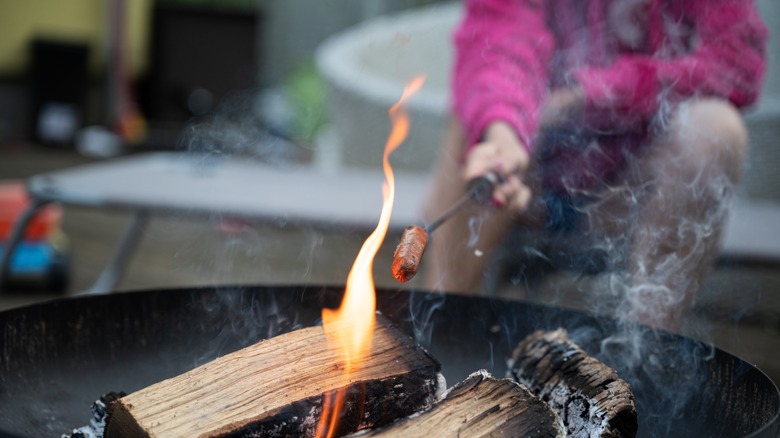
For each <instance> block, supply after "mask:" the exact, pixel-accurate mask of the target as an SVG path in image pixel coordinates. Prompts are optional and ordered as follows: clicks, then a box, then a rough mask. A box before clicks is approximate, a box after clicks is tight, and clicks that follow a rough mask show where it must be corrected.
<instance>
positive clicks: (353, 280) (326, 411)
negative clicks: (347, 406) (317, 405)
mask: <svg viewBox="0 0 780 438" xmlns="http://www.w3.org/2000/svg"><path fill="white" fill-rule="evenodd" d="M424 81H425V78H424V77H422V76H419V77H416V78H414V79H412V81H410V82H409V83H408V84H407V85H406V87H404V91H403V94H402V95H401V98H400V99H399V100H398V102H397V103H396V104H395V105H393V106H392V107H391V108H390V111H389V113H390V120H391V121H392V129H391V131H390V135H389V137H388V138H387V142H386V143H385V151H384V155H383V156H382V167H383V169H384V173H385V182H384V184H382V198H383V199H384V202H383V204H382V213H381V215H380V216H379V223H378V224H377V226H376V229H374V231H373V232H372V233H371V235H369V236H368V238H367V239H366V241H365V242H364V243H363V246H362V247H361V248H360V252H358V255H357V257H356V258H355V262H354V263H353V265H352V269H351V270H350V271H349V276H348V277H347V287H346V290H345V291H344V298H343V300H342V302H341V306H340V307H339V308H338V309H337V310H332V309H323V310H322V323H323V328H324V330H325V334H326V336H327V339H328V344H329V345H331V346H332V347H333V348H334V350H336V351H338V354H340V355H341V360H343V361H344V373H343V376H342V385H341V389H339V390H338V391H336V394H335V398H334V399H333V400H331V398H332V397H331V396H330V393H326V396H325V400H323V407H322V415H321V417H320V422H319V424H318V426H317V433H316V436H318V437H327V438H330V437H332V436H333V434H334V433H335V431H336V425H337V423H338V418H339V416H340V414H341V410H342V407H343V404H344V398H345V396H346V387H347V383H348V382H349V378H350V375H351V374H352V373H353V372H355V371H356V370H357V369H358V366H359V365H358V364H359V361H360V359H361V358H363V357H365V356H367V355H368V353H369V352H370V351H371V337H372V334H373V333H374V316H375V313H376V289H375V288H374V277H373V275H372V267H373V264H374V257H375V256H376V253H377V252H378V251H379V247H380V246H381V245H382V241H383V240H384V238H385V235H386V234H387V229H388V227H389V226H390V215H391V213H392V210H393V203H394V201H395V175H394V174H393V168H392V167H391V166H390V154H392V153H393V151H395V150H396V149H397V148H398V146H400V145H401V143H403V141H404V140H405V139H406V136H407V135H408V133H409V117H408V115H407V114H406V112H405V111H404V110H403V107H402V105H403V103H404V102H406V100H407V99H408V98H409V97H411V96H412V94H414V93H415V92H416V91H417V90H419V89H420V87H422V84H423V82H424Z"/></svg>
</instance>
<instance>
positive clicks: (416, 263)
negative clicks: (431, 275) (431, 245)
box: [392, 225, 428, 283]
mask: <svg viewBox="0 0 780 438" xmlns="http://www.w3.org/2000/svg"><path fill="white" fill-rule="evenodd" d="M427 243H428V232H426V231H425V230H424V229H423V228H422V227H418V226H417V225H410V226H408V227H407V228H406V229H405V230H404V232H403V234H401V241H400V242H399V243H398V246H397V247H396V248H395V252H394V253H393V268H392V271H393V277H395V279H396V280H398V281H400V282H401V283H405V282H407V281H409V280H411V279H412V277H414V276H415V274H417V269H418V268H419V267H420V260H422V256H423V253H424V252H425V245H426V244H427Z"/></svg>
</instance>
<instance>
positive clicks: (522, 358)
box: [509, 329, 637, 437]
mask: <svg viewBox="0 0 780 438" xmlns="http://www.w3.org/2000/svg"><path fill="white" fill-rule="evenodd" d="M509 369H510V371H509V374H510V376H511V377H512V378H514V379H515V380H516V381H517V382H519V383H521V384H523V385H526V386H527V387H528V388H529V389H530V390H531V392H533V393H534V394H536V395H538V396H539V397H540V398H541V399H542V400H544V401H546V402H547V403H548V404H549V405H550V406H551V407H552V408H553V409H555V410H556V411H558V414H559V415H560V416H561V419H562V420H563V423H564V425H565V426H566V430H567V433H568V434H569V435H570V436H589V437H634V436H636V432H637V413H636V407H635V404H634V395H633V393H632V391H631V387H630V386H629V384H628V383H627V382H626V381H624V380H622V379H620V378H619V377H618V375H617V373H616V372H615V370H614V369H612V368H610V367H608V366H606V365H604V364H603V363H601V362H599V361H598V360H596V359H594V358H593V357H591V356H589V355H588V354H587V353H585V351H583V350H582V349H581V348H580V347H579V346H578V345H577V344H575V343H574V342H573V341H572V340H571V339H569V338H568V336H567V334H566V331H565V330H563V329H558V330H556V331H553V332H544V331H537V332H534V333H532V334H531V335H529V336H528V337H527V338H525V339H524V340H523V341H522V342H520V344H519V345H518V346H517V348H516V349H515V351H514V352H513V353H512V357H511V359H510V361H509Z"/></svg>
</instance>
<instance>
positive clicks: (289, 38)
mask: <svg viewBox="0 0 780 438" xmlns="http://www.w3.org/2000/svg"><path fill="white" fill-rule="evenodd" d="M757 4H758V6H759V8H760V10H761V12H762V15H763V16H764V18H765V21H766V23H767V25H768V27H769V29H770V31H771V32H772V37H771V41H770V46H769V53H768V68H769V70H768V74H767V76H766V82H765V88H764V94H763V97H762V99H761V101H760V102H759V104H758V105H757V106H756V107H755V108H751V109H750V110H749V111H747V112H746V114H745V117H746V120H747V122H748V127H749V130H750V135H751V155H750V158H749V160H748V163H747V169H746V172H745V178H744V181H743V183H742V185H741V186H740V187H739V199H738V204H739V208H738V209H737V211H738V213H739V216H738V219H739V220H736V221H735V222H734V223H733V229H732V231H731V232H730V233H729V234H728V236H727V238H726V240H727V241H726V242H725V243H724V250H723V254H722V257H721V258H720V259H719V262H718V266H717V267H716V269H715V270H714V271H713V273H712V274H711V276H710V278H709V279H708V282H707V285H706V286H705V292H704V293H703V296H702V297H701V298H700V300H699V302H698V303H697V307H696V309H695V317H694V319H693V321H692V322H691V324H690V327H689V328H688V330H690V332H689V333H688V334H689V335H692V336H696V337H698V338H701V339H704V340H708V341H712V342H714V343H715V345H717V346H718V347H720V348H723V349H725V350H727V351H730V352H732V353H735V354H737V355H739V356H741V357H743V358H746V359H747V360H749V361H751V362H754V363H757V364H758V365H759V367H760V368H761V369H763V370H764V371H765V372H767V373H768V374H770V376H772V377H773V378H774V380H775V381H776V382H777V381H780V348H778V347H780V342H779V341H778V339H780V269H778V268H779V267H780V249H779V248H778V245H777V241H778V238H779V237H780V177H778V172H777V169H778V167H779V166H780V148H777V147H776V142H777V139H778V138H780V43H779V42H778V38H777V36H776V32H778V31H780V4H778V3H777V2H775V1H773V0H758V1H757ZM459 7H460V4H459V3H457V2H456V3H453V2H441V1H433V0H324V1H314V2H313V1H308V0H255V1H249V0H222V1H216V0H213V1H210V0H70V1H68V2H61V1H58V0H35V1H6V2H3V6H2V14H0V184H1V185H0V214H2V216H0V239H1V240H2V242H3V243H6V242H8V240H9V239H10V236H11V235H12V232H13V227H14V224H16V223H18V221H19V219H20V217H21V215H22V213H23V212H24V211H25V209H28V208H29V207H30V206H31V205H34V204H35V202H36V199H35V195H38V196H39V199H38V201H41V200H43V201H45V202H44V203H45V204H46V205H45V206H43V208H42V209H41V210H40V211H39V213H38V215H37V216H36V217H34V218H32V219H31V222H30V225H29V227H28V228H27V230H26V231H25V232H24V233H23V234H22V236H21V237H20V242H19V245H18V248H17V250H16V253H18V255H17V254H16V253H15V254H14V255H13V256H11V257H10V260H8V261H7V265H8V270H9V272H8V274H7V275H6V278H5V279H4V282H3V289H2V292H0V310H3V309H9V308H12V307H17V306H23V305H28V304H32V303H35V302H38V301H42V300H49V299H56V298H60V297H62V296H70V295H76V294H79V293H82V292H84V291H88V290H92V291H93V292H95V291H99V292H106V290H105V287H104V288H103V290H98V289H100V288H97V289H96V288H95V282H96V280H97V279H98V278H99V277H100V276H101V272H104V270H105V268H106V266H107V265H108V264H109V262H110V261H111V260H117V259H118V263H117V265H116V266H119V267H120V268H121V269H119V271H118V272H114V273H113V274H114V275H113V279H112V280H113V281H109V282H108V283H105V282H104V283H103V285H104V286H105V285H106V284H108V285H109V286H110V287H109V289H110V291H129V290H138V289H150V288H155V289H156V288H168V287H189V286H201V285H225V284H309V283H312V284H343V283H344V281H345V279H346V276H347V273H348V271H349V268H350V266H351V264H352V261H353V260H354V257H355V255H356V254H357V252H358V250H359V248H360V245H361V244H362V242H363V240H364V239H365V237H366V236H367V234H368V233H369V232H370V231H371V229H373V226H374V225H375V220H374V219H371V218H373V217H374V216H372V215H375V216H376V217H378V213H379V211H378V210H373V205H372V206H371V208H372V210H370V211H367V212H366V216H367V217H368V218H369V219H367V220H356V221H354V222H350V223H348V224H333V223H328V219H327V218H328V217H329V209H331V208H333V205H334V204H331V203H329V202H327V200H324V201H322V202H310V203H308V205H305V206H298V205H295V200H296V199H297V198H298V197H300V192H297V190H301V189H300V186H303V187H305V186H306V185H307V184H308V185H309V186H314V185H321V184H325V185H327V186H328V187H331V186H332V187H333V191H334V196H335V195H338V191H340V190H343V191H349V190H350V189H351V188H354V185H353V184H354V181H355V180H354V179H351V176H350V178H346V176H345V175H353V173H354V172H356V173H354V175H362V174H363V173H360V172H366V173H367V174H369V175H370V176H369V177H368V178H369V179H368V180H367V181H372V182H371V184H373V181H374V180H373V179H371V178H372V175H374V174H376V173H378V172H380V168H379V165H380V160H381V148H382V146H383V145H384V141H385V138H386V137H387V133H388V129H389V122H388V120H387V109H388V108H389V107H390V106H391V105H392V104H393V102H395V101H396V100H397V99H398V97H399V96H400V92H401V90H402V88H403V85H404V83H406V82H407V81H408V80H409V79H411V78H412V77H413V76H414V75H416V74H424V75H426V84H425V86H424V87H423V89H422V91H421V92H420V93H419V94H418V95H416V96H415V97H414V98H413V99H412V100H411V101H410V102H409V105H408V106H409V111H410V113H411V120H412V129H411V132H410V136H409V139H408V141H407V143H406V144H405V145H404V146H403V147H402V148H401V149H400V150H399V151H398V153H397V155H395V156H394V157H393V163H394V165H396V166H397V167H398V169H399V171H401V172H407V173H408V175H410V176H409V178H408V179H407V181H412V182H414V183H415V184H416V185H414V184H412V185H411V189H410V201H409V202H407V203H406V204H404V205H405V206H406V207H405V206H404V205H402V206H401V207H399V208H401V209H403V208H406V209H407V211H400V212H399V213H398V214H399V216H400V217H401V218H414V217H415V214H416V212H415V209H416V205H415V204H414V202H413V201H415V200H417V199H418V198H419V196H420V195H421V193H422V191H423V190H424V182H425V175H426V171H427V169H429V168H430V165H431V163H432V162H433V159H434V157H435V154H436V150H437V148H438V146H439V142H440V140H439V139H440V137H441V133H442V129H443V126H444V124H445V121H446V108H447V92H446V90H447V81H448V69H449V65H450V62H451V48H450V33H449V32H450V30H451V29H452V27H453V26H454V24H455V23H456V21H457V19H458V17H459V16H460V9H459ZM160 153H163V154H179V155H182V156H186V157H197V158H196V159H195V161H196V163H194V164H192V163H190V164H192V165H193V166H195V167H197V168H198V169H199V170H198V172H201V171H202V169H203V166H211V165H213V166H216V167H215V169H216V170H214V172H215V173H216V174H218V175H222V173H224V174H225V175H222V176H224V177H225V178H226V180H227V183H226V184H227V187H231V188H232V189H231V195H233V194H234V195H235V196H236V198H237V199H239V200H244V201H246V202H248V203H252V202H253V200H257V203H256V204H257V205H247V211H238V210H236V209H233V210H229V211H225V210H220V209H218V208H216V207H215V208H214V209H212V210H209V209H208V208H206V209H204V208H202V206H201V205H188V204H186V203H185V202H183V201H182V202H181V203H177V202H176V200H181V199H186V198H187V197H186V196H184V195H185V194H186V193H185V192H187V191H188V187H195V186H196V185H193V186H188V185H187V180H186V179H182V180H177V184H180V186H176V187H175V188H174V187H170V186H165V187H161V186H159V185H158V186H154V185H153V184H152V183H151V182H150V181H153V180H154V178H153V177H152V176H153V175H157V173H168V174H170V173H171V172H170V169H173V168H174V167H175V166H174V165H171V164H170V155H164V156H162V157H163V158H160V157H161V156H160V155H156V154H160ZM150 154H151V155H153V156H154V157H156V158H147V157H149V156H151V155H150ZM203 157H211V158H217V160H216V161H215V162H218V163H222V162H224V160H228V161H230V162H236V161H238V162H240V163H244V164H245V163H250V164H253V163H256V164H257V166H259V167H258V169H259V170H258V174H262V169H268V168H273V169H288V170H286V171H287V172H288V173H289V174H291V175H295V176H296V178H297V180H299V181H300V182H301V184H300V185H296V186H295V187H294V188H293V187H291V186H287V187H285V186H282V185H279V184H274V183H273V181H271V182H269V181H268V179H262V178H260V179H258V180H254V179H252V178H250V179H247V180H238V179H237V178H236V177H235V174H233V175H234V177H233V178H232V179H231V176H230V174H231V171H230V169H232V168H231V167H229V166H226V167H225V166H223V167H219V166H220V164H208V163H211V162H210V161H208V160H205V161H204V159H203ZM131 158H138V159H140V160H141V161H133V162H132V163H135V164H133V165H134V166H135V167H132V169H129V168H128V170H127V171H126V172H124V173H122V172H119V171H117V173H116V175H117V176H116V178H113V177H111V175H113V174H112V173H110V172H108V173H106V172H103V173H97V174H95V173H90V172H91V171H95V169H98V170H100V169H103V168H102V167H100V166H104V165H109V164H110V165H118V166H120V167H119V169H124V168H123V167H121V166H122V165H123V164H122V163H125V162H126V161H125V160H127V159H131ZM145 160H148V161H145ZM204 162H205V163H206V164H204ZM117 163H119V164H117ZM190 164H186V163H185V166H187V165H190ZM144 165H146V166H148V169H145V168H144V167H143V166H144ZM95 166H97V167H95ZM166 166H174V167H166ZM111 169H114V168H113V167H112V168H111ZM139 169H140V170H139ZM131 170H132V172H131ZM147 171H148V174H147V173H145V172H147ZM63 172H64V173H63ZM155 172H157V173H155ZM220 172H222V173H220ZM120 174H121V176H120ZM95 175H97V176H95ZM106 175H108V177H106ZM147 176H148V177H147ZM187 177H188V178H189V177H191V175H190V176H187ZM31 181H33V182H34V183H35V184H31ZM154 181H157V180H154ZM418 182H419V183H418ZM25 184H27V187H28V188H32V189H36V188H37V189H36V190H37V191H36V190H33V192H34V193H32V195H33V196H31V193H29V192H28V190H25ZM193 184H194V183H193ZM145 185H149V187H146V186H145ZM109 186H111V190H112V191H110V193H108V187H109ZM114 186H116V187H114ZM41 187H43V188H41ZM101 188H106V190H107V192H106V193H108V194H105V193H102V192H100V189H101ZM123 188H127V189H128V190H129V189H137V190H136V191H134V192H132V193H130V194H127V195H125V194H124V193H123V192H122V189H123ZM144 190H145V191H144ZM129 191H130V190H129ZM177 191H179V192H177ZM376 192H377V197H379V196H380V195H379V194H380V191H379V185H378V184H376ZM44 193H45V194H46V196H45V197H42V194H44ZM139 193H141V195H143V194H144V193H146V195H148V199H146V198H145V196H141V195H139ZM98 194H100V196H98ZM131 195H132V196H131ZM177 195H182V196H181V197H178V196H177ZM44 198H45V199H44ZM130 198H132V202H131V201H129V200H128V199H130ZM274 199H282V200H287V201H288V202H289V203H290V206H291V208H290V214H284V215H281V216H279V217H269V215H268V214H263V213H264V211H263V205H264V204H263V203H264V202H268V203H271V201H273V200H274ZM150 200H153V201H154V202H152V201H150ZM166 202H170V206H171V208H153V207H150V205H157V206H159V205H161V204H165V203H166ZM293 207H295V208H293ZM299 207H300V209H298V208H299ZM366 209H368V206H367V207H366ZM195 210H197V214H196V212H195ZM239 210H240V209H239ZM139 211H142V212H143V215H141V216H139ZM158 213H159V214H158ZM296 215H298V216H296ZM318 217H321V218H323V220H322V221H318V220H317V218H318ZM312 218H314V219H312ZM323 223H326V226H323ZM399 225H401V224H400V223H398V224H395V225H394V228H392V229H391V231H394V232H397V231H398V230H399V228H398V226H399ZM396 242H397V240H396V238H395V237H393V236H388V238H387V239H386V241H385V244H384V246H383V248H382V249H381V250H380V252H379V254H378V256H377V260H376V262H375V276H376V282H377V285H378V286H380V287H392V288H396V287H400V286H399V284H398V283H396V282H395V281H394V280H393V279H392V277H391V276H390V273H389V267H390V262H391V260H392V250H393V248H394V246H395V244H396ZM118 248H119V249H118ZM550 278H551V280H550V281H549V282H544V283H542V285H541V286H539V287H540V289H545V288H546V290H547V291H548V292H549V291H552V292H551V293H547V294H545V293H536V292H534V293H531V292H529V291H528V290H526V288H525V285H524V283H523V282H522V281H518V280H517V279H514V278H512V277H511V276H508V277H506V278H503V279H502V281H500V282H499V284H498V285H497V286H496V290H495V291H494V293H496V294H499V295H502V296H506V297H510V298H517V299H535V300H548V302H554V303H555V304H556V305H562V306H568V307H575V308H577V307H579V306H581V301H582V299H581V296H582V294H580V298H579V299H578V298H577V297H576V295H577V294H576V293H572V294H569V293H568V291H573V292H582V291H583V290H587V288H588V287H593V286H592V285H593V284H594V283H593V282H592V281H590V280H589V279H583V278H581V276H578V275H567V273H553V274H551V275H550ZM415 284H419V283H414V282H412V283H411V284H407V285H404V286H403V287H408V288H414V287H416V286H415Z"/></svg>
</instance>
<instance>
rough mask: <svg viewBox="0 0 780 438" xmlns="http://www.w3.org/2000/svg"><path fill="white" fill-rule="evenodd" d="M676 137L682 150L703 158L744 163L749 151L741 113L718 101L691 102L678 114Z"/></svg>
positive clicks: (674, 131) (675, 129) (702, 99)
mask: <svg viewBox="0 0 780 438" xmlns="http://www.w3.org/2000/svg"><path fill="white" fill-rule="evenodd" d="M673 137H675V140H677V143H679V144H680V147H684V148H686V149H689V150H691V151H692V152H695V154H696V155H697V156H699V157H723V158H728V159H730V160H737V161H741V159H742V158H744V155H745V153H746V152H747V147H748V133H747V128H746V127H745V123H744V121H743V120H742V116H741V115H740V113H739V111H738V110H737V109H736V108H735V107H734V106H733V105H731V104H730V103H729V102H727V101H725V100H722V99H718V98H700V99H695V100H691V101H688V102H686V103H684V104H683V105H681V106H680V108H679V109H678V111H677V114H676V117H675V120H674V125H673Z"/></svg>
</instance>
